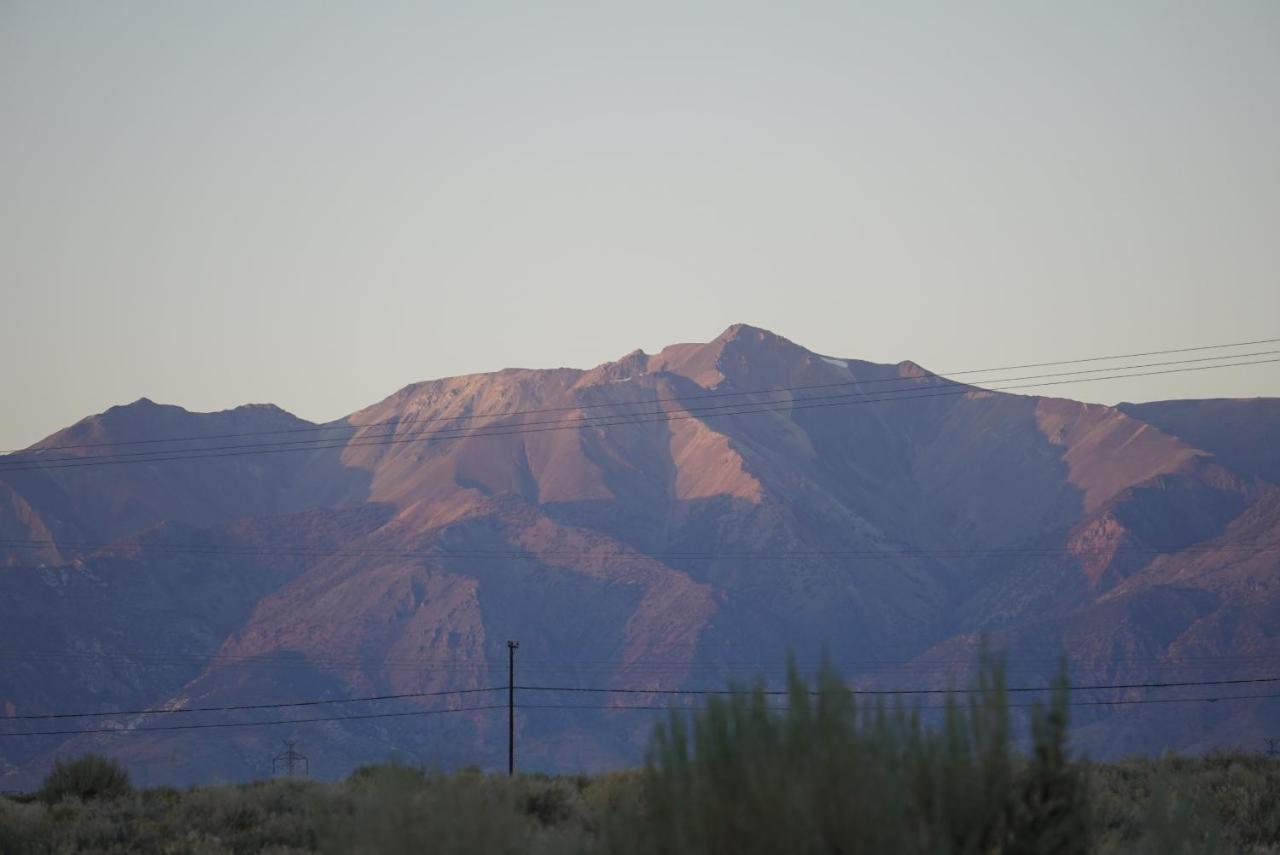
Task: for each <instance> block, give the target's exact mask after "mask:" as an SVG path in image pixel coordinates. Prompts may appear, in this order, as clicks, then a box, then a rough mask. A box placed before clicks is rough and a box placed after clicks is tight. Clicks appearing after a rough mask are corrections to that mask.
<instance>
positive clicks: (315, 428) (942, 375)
mask: <svg viewBox="0 0 1280 855" xmlns="http://www.w3.org/2000/svg"><path fill="white" fill-rule="evenodd" d="M1277 342H1280V338H1264V339H1255V340H1252V341H1239V342H1229V343H1226V344H1209V345H1200V346H1197V347H1180V348H1171V349H1168V350H1148V351H1143V352H1139V353H1121V354H1113V355H1110V356H1089V357H1084V358H1074V359H1059V360H1053V361H1049V362H1030V363H1024V364H1021V365H1004V366H998V367H993V368H970V369H965V370H963V371H936V372H935V371H927V370H926V369H921V370H924V371H925V373H926V375H927V376H928V377H932V378H937V379H946V378H949V377H960V376H965V375H969V374H991V373H994V372H996V371H1020V370H1023V369H1026V368H1047V367H1050V366H1053V365H1081V364H1085V363H1091V362H1108V361H1114V360H1118V359H1139V358H1143V357H1147V356H1165V355H1169V354H1175V353H1195V352H1201V351H1206V350H1227V349H1232V348H1241V347H1254V346H1257V345H1262V344H1275V343H1277ZM1237 356H1238V354H1226V355H1224V356H1222V357H1216V358H1220V359H1233V358H1237ZM842 361H845V362H848V361H849V360H842ZM854 361H858V360H854ZM869 364H873V365H874V364H875V363H869ZM890 367H892V366H890ZM1095 370H1097V371H1107V370H1111V369H1110V368H1099V369H1095ZM584 373H585V372H584ZM1086 373H1087V372H1086ZM906 379H911V378H904V377H877V378H867V379H861V380H849V381H842V382H838V383H814V384H807V385H797V386H773V387H768V388H763V389H747V390H742V391H727V390H726V391H716V392H705V393H695V394H691V395H679V396H672V397H666V398H661V397H659V398H650V399H647V400H644V401H635V402H617V401H608V402H596V403H590V402H584V403H575V404H571V405H566V406H560V407H542V408H537V409H524V410H491V411H487V412H481V413H472V414H468V415H462V416H460V415H450V416H428V417H425V418H415V417H408V418H395V419H384V420H382V421H377V422H346V423H330V424H326V425H312V426H310V427H300V428H282V429H276V430H260V431H238V432H228V433H220V434H201V435H194V436H178V437H156V438H150V439H134V440H120V441H115V442H87V443H73V444H66V445H49V446H43V447H41V448H39V449H31V448H25V449H23V448H11V449H7V450H5V451H0V455H4V454H19V453H23V452H29V451H63V450H70V449H79V448H104V447H110V448H114V447H119V446H125V445H145V444H152V443H165V442H200V441H204V440H212V439H235V438H238V437H249V436H275V435H282V434H297V433H320V432H325V431H338V430H346V431H351V432H355V431H359V430H364V429H365V428H370V427H385V426H401V425H405V424H423V423H431V422H439V421H457V420H459V419H462V418H465V419H481V418H499V417H505V416H522V415H536V414H542V413H555V412H571V411H575V410H581V409H594V408H599V407H618V406H632V405H637V404H654V403H665V402H684V401H689V400H697V399H702V398H725V397H739V396H744V395H762V394H770V393H774V392H782V391H800V390H808V389H828V388H836V387H841V386H851V385H868V384H877V383H893V382H902V381H903V380H906ZM428 382H432V381H428Z"/></svg>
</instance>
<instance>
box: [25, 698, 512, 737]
mask: <svg viewBox="0 0 1280 855" xmlns="http://www.w3.org/2000/svg"><path fill="white" fill-rule="evenodd" d="M486 709H507V705H506V704H486V705H484V707H454V708H452V709H412V710H407V712H401V713H364V714H360V715H317V717H314V718H282V719H273V721H268V722H209V723H202V724H157V726H154V727H131V728H120V727H92V728H77V730H63V731H26V732H22V733H4V732H0V739H3V737H6V736H81V735H84V733H118V735H122V736H123V735H128V736H132V735H134V733H157V732H160V731H202V730H211V728H220V727H275V726H279V724H312V723H315V722H357V721H366V719H371V718H406V717H410V715H448V714H452V713H475V712H480V710H486Z"/></svg>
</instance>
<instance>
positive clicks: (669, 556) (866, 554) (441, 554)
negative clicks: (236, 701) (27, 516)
mask: <svg viewBox="0 0 1280 855" xmlns="http://www.w3.org/2000/svg"><path fill="white" fill-rule="evenodd" d="M0 547H7V548H9V549H44V548H50V547H54V548H58V549H60V550H64V549H87V550H94V552H95V553H96V554H93V555H90V556H88V557H87V558H80V559H76V561H73V562H68V563H62V564H7V565H0V569H3V570H80V569H83V568H84V566H85V564H86V563H87V562H88V561H100V560H103V559H108V558H110V557H111V556H110V553H112V552H136V551H142V552H158V553H172V554H177V555H191V556H218V557H230V558H257V557H290V558H396V559H438V560H443V559H452V560H456V559H492V560H503V561H513V560H530V561H539V560H542V559H546V558H566V557H592V556H597V555H599V554H600V550H598V549H573V550H570V549H552V550H538V551H533V550H434V549H433V550H393V549H386V550H382V549H368V548H354V549H353V548H342V549H289V548H280V547H264V548H255V547H237V546H228V547H220V546H212V545H210V546H205V545H183V544H147V543H129V542H120V543H114V544H113V543H106V542H100V543H88V542H77V541H64V542H58V541H53V540H31V541H5V540H0ZM1278 549H1280V542H1262V543H1249V542H1234V543H1193V544H1187V545H1185V546H1175V545H1171V544H1170V545H1159V546H1157V545H1151V546H1144V545H1138V544H1134V545H1131V546H1117V547H1105V546H1098V547H1073V546H1066V545H1064V546H1052V547H1051V546H1044V547H993V548H988V549H970V548H966V549H961V548H940V549H921V548H919V547H903V548H899V549H826V550H822V549H810V550H786V551H780V552H714V551H702V552H680V551H661V552H638V551H637V552H632V553H622V554H616V555H609V556H608V557H609V559H610V561H613V562H618V561H626V560H632V561H765V560H767V561H778V560H798V559H836V558H839V559H852V560H884V559H898V558H939V559H941V558H971V557H1000V556H1010V557H1041V556H1042V557H1058V556H1062V555H1073V556H1086V555H1093V554H1099V555H1108V556H1111V555H1174V554H1177V555H1181V554H1194V553H1199V552H1220V551H1222V552H1247V553H1251V554H1261V553H1266V552H1271V551H1274V550H1278ZM103 553H107V554H103ZM126 557H127V556H126Z"/></svg>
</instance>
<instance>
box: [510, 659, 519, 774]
mask: <svg viewBox="0 0 1280 855" xmlns="http://www.w3.org/2000/svg"><path fill="white" fill-rule="evenodd" d="M519 646H520V644H519V643H518V642H515V641H508V642H507V774H508V775H514V774H515V773H516V648H517V647H519Z"/></svg>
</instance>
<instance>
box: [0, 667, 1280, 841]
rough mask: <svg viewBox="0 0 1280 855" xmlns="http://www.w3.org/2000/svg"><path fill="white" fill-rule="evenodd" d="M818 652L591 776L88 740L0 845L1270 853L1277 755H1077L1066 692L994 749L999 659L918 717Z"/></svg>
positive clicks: (1, 802)
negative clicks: (155, 757)
mask: <svg viewBox="0 0 1280 855" xmlns="http://www.w3.org/2000/svg"><path fill="white" fill-rule="evenodd" d="M855 700H856V699H855V698H854V696H852V695H851V694H850V693H849V692H848V690H847V689H846V688H845V687H844V685H843V684H842V683H841V682H840V681H839V679H838V678H837V677H836V676H835V675H834V674H831V673H829V672H824V673H823V674H822V675H820V676H819V678H818V682H817V685H816V687H810V686H809V685H808V684H806V683H805V682H804V681H803V680H801V679H800V678H799V677H797V676H794V675H793V677H792V681H791V687H790V696H789V697H788V698H787V699H786V705H785V707H781V708H780V705H779V703H778V699H777V698H773V697H767V696H765V695H764V694H763V693H761V692H758V691H757V692H743V693H739V694H735V695H733V696H729V697H726V698H722V699H716V700H713V701H712V702H711V703H709V704H708V706H707V707H706V708H704V709H702V710H700V711H699V712H697V713H696V714H693V715H692V716H690V717H689V718H687V719H683V718H672V719H671V720H670V721H668V722H667V723H665V724H663V725H661V726H660V727H659V728H658V729H657V730H656V731H655V734H654V737H653V740H652V742H651V745H650V748H649V754H648V759H647V762H646V765H645V767H644V768H643V769H638V770H634V771H626V772H618V773H613V774H607V775H595V776H587V775H580V776H558V777H550V776H544V775H517V776H516V777H514V778H507V777H506V776H498V775H486V774H483V773H481V772H478V771H460V772H454V773H451V774H437V773H432V772H427V771H423V770H420V769H417V768H413V767H409V766H404V765H381V766H369V767H365V768H363V769H360V770H358V771H357V772H355V773H354V774H352V775H351V776H349V777H348V778H346V779H345V780H342V781H336V782H321V781H310V780H305V779H286V780H279V779H277V780H271V781H259V782H255V783H251V784H242V785H234V786H217V787H198V788H194V789H191V790H185V791H179V790H174V789H167V788H153V789H145V790H133V789H131V788H130V787H129V786H128V781H127V776H126V775H125V774H124V771H123V770H121V769H119V768H118V767H115V766H114V765H113V764H112V763H111V762H110V761H105V760H103V759H102V758H83V759H81V760H79V761H75V762H72V763H69V764H64V765H63V766H61V767H59V768H58V769H55V772H54V773H53V774H52V775H51V776H50V779H49V781H47V782H46V785H45V788H44V790H42V791H41V792H40V793H38V794H35V795H34V796H32V797H30V798H27V799H0V852H3V853H62V852H95V853H123V852H172V853H244V852H272V853H301V852H326V853H327V852H332V853H410V852H412V853H419V852H421V853H441V855H449V853H492V855H502V853H610V854H611V855H615V854H616V855H630V853H669V855H684V853H690V854H691V855H698V853H726V855H753V853H760V854H761V855H764V854H765V853H801V855H805V854H806V853H930V855H933V853H1110V852H1115V853H1120V852H1124V853H1130V852H1137V853H1152V855H1155V854H1156V853H1160V855H1165V853H1199V852H1223V853H1226V852H1232V853H1237V852H1244V853H1280V760H1277V759H1269V758H1265V757H1260V756H1256V755H1244V754H1215V755H1209V756H1204V757H1173V756H1170V757H1164V758H1159V759H1150V758H1140V759H1132V760H1128V761H1122V762H1116V763H1105V764H1103V763H1089V762H1086V761H1083V760H1080V759H1076V758H1073V757H1072V756H1071V754H1070V752H1069V749H1068V746H1067V743H1066V734H1067V720H1066V713H1067V692H1066V690H1065V688H1059V689H1058V690H1057V691H1055V693H1054V697H1053V700H1052V701H1050V702H1049V703H1048V704H1046V705H1045V706H1043V707H1041V708H1038V709H1036V710H1034V711H1033V713H1032V716H1031V722H1030V733H1031V739H1030V743H1029V745H1028V746H1026V747H1025V748H1024V749H1023V750H1021V751H1016V750H1014V748H1013V744H1014V741H1013V739H1012V738H1011V735H1010V714H1009V709H1008V704H1007V703H1006V701H1005V694H1004V691H1003V677H1002V674H1001V671H1000V669H999V667H995V666H993V667H990V668H988V669H986V670H985V671H984V674H983V677H982V679H981V680H980V681H979V684H978V685H977V686H976V687H975V689H974V690H973V691H972V692H971V693H970V694H969V695H968V696H966V697H965V698H964V699H963V700H957V701H955V702H953V703H951V704H949V705H948V708H947V709H946V711H945V713H944V714H943V716H942V721H941V723H939V724H936V725H926V724H925V723H924V722H923V721H922V719H921V718H920V716H919V715H918V714H917V713H915V712H913V711H912V710H910V709H906V708H889V707H885V706H872V707H862V706H858V705H857V704H856V703H855Z"/></svg>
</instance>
